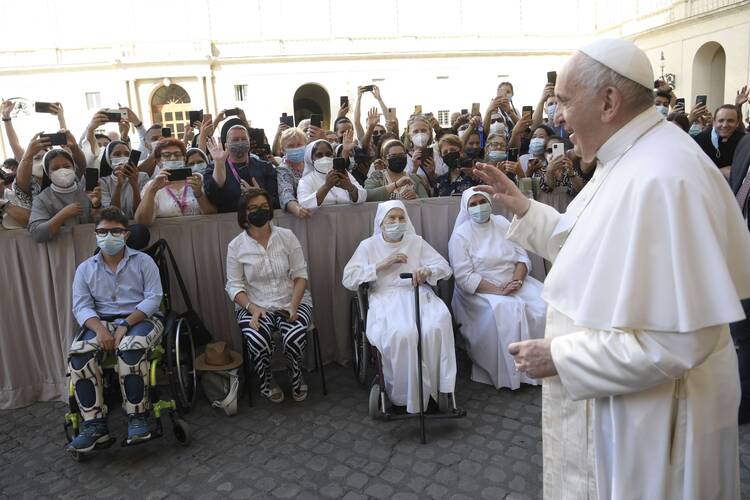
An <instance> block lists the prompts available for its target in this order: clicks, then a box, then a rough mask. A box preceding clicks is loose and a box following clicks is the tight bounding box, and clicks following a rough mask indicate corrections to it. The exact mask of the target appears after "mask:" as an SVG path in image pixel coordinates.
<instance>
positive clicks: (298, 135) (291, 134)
mask: <svg viewBox="0 0 750 500" xmlns="http://www.w3.org/2000/svg"><path fill="white" fill-rule="evenodd" d="M292 139H300V140H301V141H302V142H303V143H305V144H307V136H306V135H305V133H304V132H303V131H302V129H299V128H297V127H292V128H288V129H286V130H285V131H283V132H282V133H281V138H280V139H279V144H280V145H281V147H283V148H286V145H287V144H289V142H290V141H291V140H292Z"/></svg>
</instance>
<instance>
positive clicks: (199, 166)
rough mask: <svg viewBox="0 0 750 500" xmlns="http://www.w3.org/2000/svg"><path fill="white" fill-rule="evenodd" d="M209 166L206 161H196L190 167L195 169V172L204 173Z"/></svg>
mask: <svg viewBox="0 0 750 500" xmlns="http://www.w3.org/2000/svg"><path fill="white" fill-rule="evenodd" d="M207 166H208V165H206V163H205V162H201V163H194V164H193V166H191V167H190V168H192V169H193V173H194V174H202V173H203V172H204V171H205V170H206V167H207Z"/></svg>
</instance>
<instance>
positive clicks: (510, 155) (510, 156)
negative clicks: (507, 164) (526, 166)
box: [508, 148, 518, 161]
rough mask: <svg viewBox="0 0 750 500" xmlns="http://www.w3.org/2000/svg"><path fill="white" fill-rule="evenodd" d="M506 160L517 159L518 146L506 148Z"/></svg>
mask: <svg viewBox="0 0 750 500" xmlns="http://www.w3.org/2000/svg"><path fill="white" fill-rule="evenodd" d="M508 161H518V148H511V149H509V150H508Z"/></svg>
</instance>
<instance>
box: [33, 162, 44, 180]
mask: <svg viewBox="0 0 750 500" xmlns="http://www.w3.org/2000/svg"><path fill="white" fill-rule="evenodd" d="M43 173H44V162H43V161H42V160H41V159H39V160H32V162H31V175H33V176H34V177H41V176H42V174H43Z"/></svg>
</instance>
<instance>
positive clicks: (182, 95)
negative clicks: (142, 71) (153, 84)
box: [151, 83, 190, 137]
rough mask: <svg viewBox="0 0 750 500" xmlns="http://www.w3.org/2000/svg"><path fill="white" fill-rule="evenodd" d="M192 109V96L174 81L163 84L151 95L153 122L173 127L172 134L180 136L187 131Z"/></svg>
mask: <svg viewBox="0 0 750 500" xmlns="http://www.w3.org/2000/svg"><path fill="white" fill-rule="evenodd" d="M188 111H190V96H189V95H188V93H187V92H186V91H185V89H183V88H182V87H180V86H179V85H175V84H174V83H172V84H170V85H168V86H161V87H159V88H158V89H156V91H155V92H154V94H153V95H152V96H151V119H152V123H161V126H162V127H169V128H171V129H172V136H173V137H179V136H180V135H181V134H182V133H183V132H184V131H185V123H186V122H187V121H188Z"/></svg>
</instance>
